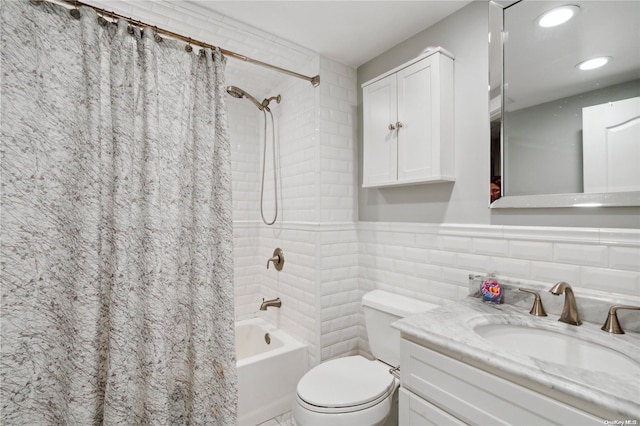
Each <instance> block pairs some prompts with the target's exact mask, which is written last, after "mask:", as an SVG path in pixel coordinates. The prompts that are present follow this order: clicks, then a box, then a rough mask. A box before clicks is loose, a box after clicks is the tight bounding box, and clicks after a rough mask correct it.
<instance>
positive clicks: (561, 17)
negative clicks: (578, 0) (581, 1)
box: [538, 4, 580, 28]
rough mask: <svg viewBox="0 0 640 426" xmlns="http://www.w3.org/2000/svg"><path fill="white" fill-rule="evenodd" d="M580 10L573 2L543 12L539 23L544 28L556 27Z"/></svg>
mask: <svg viewBox="0 0 640 426" xmlns="http://www.w3.org/2000/svg"><path fill="white" fill-rule="evenodd" d="M578 12H580V8H579V7H578V6H575V5H573V4H568V5H566V6H560V7H556V8H555V9H551V10H550V11H548V12H545V13H543V14H542V15H541V16H540V18H538V25H540V26H541V27H544V28H549V27H555V26H556V25H560V24H564V23H565V22H567V21H568V20H569V19H571V18H573V17H574V16H575V15H577V14H578Z"/></svg>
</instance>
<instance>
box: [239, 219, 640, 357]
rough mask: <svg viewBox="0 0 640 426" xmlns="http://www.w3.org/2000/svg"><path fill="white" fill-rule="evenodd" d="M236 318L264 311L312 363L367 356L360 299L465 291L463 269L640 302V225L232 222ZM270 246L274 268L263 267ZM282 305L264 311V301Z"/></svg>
mask: <svg viewBox="0 0 640 426" xmlns="http://www.w3.org/2000/svg"><path fill="white" fill-rule="evenodd" d="M234 237H235V249H234V250H235V256H234V258H235V262H236V263H235V265H236V277H235V280H236V283H235V284H236V317H237V319H244V318H248V317H253V316H260V315H262V316H267V319H269V320H270V321H273V322H276V323H278V325H279V326H280V327H282V328H283V329H284V330H285V331H287V332H288V333H291V334H293V335H294V336H296V337H298V338H300V339H301V340H304V341H305V342H307V343H308V344H309V345H310V349H309V356H310V365H311V366H313V365H316V364H317V363H319V362H321V361H325V360H327V359H330V358H334V357H338V356H344V355H352V354H358V353H361V354H367V353H368V344H367V338H366V332H365V328H364V321H363V317H362V309H361V307H360V300H361V298H362V295H363V294H364V293H365V292H367V291H370V290H373V289H384V290H387V291H391V292H394V293H398V294H403V295H407V296H411V297H415V298H418V299H422V300H436V301H437V300H442V301H444V302H446V301H455V300H459V299H462V298H464V297H466V295H467V291H468V290H467V286H468V275H469V274H484V273H488V272H494V273H496V274H497V275H498V276H499V277H502V278H506V279H509V280H513V281H520V282H523V283H525V284H526V283H537V284H541V285H549V287H550V286H551V285H552V284H553V283H555V282H557V281H567V282H569V283H570V284H571V285H572V286H573V288H574V290H575V291H576V294H579V293H580V291H581V290H586V291H589V292H602V293H603V294H607V295H611V294H613V295H615V296H617V297H620V298H623V299H625V300H628V301H629V303H632V304H638V303H640V230H627V229H598V228H557V227H525V226H494V225H464V224H418V223H389V222H359V223H353V222H345V223H322V224H318V223H302V222H298V223H281V224H278V225H276V227H274V228H267V227H266V226H264V225H262V224H260V223H258V222H255V221H242V222H241V221H236V222H235V223H234ZM275 247H281V248H282V249H283V250H284V252H285V256H286V257H285V258H286V263H285V267H284V269H283V270H282V271H281V272H276V271H275V270H273V269H272V268H270V269H267V268H266V260H267V259H268V258H269V256H271V253H272V252H273V249H274V248H275ZM276 296H279V297H280V298H281V299H282V300H283V306H282V308H281V309H279V310H277V312H276V310H269V311H267V312H261V311H259V310H258V307H259V304H260V301H261V298H262V297H265V298H271V297H276Z"/></svg>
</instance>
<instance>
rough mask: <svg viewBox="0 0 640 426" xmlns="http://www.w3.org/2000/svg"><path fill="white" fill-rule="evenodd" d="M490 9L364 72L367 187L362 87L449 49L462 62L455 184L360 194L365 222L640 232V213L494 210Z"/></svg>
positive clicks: (438, 28) (412, 42) (427, 33)
mask: <svg viewBox="0 0 640 426" xmlns="http://www.w3.org/2000/svg"><path fill="white" fill-rule="evenodd" d="M488 28H489V25H488V3H487V2H484V1H477V2H473V3H471V4H469V5H468V6H466V7H464V8H463V9H461V10H459V11H458V12H456V13H454V14H452V15H451V16H449V17H447V18H445V19H443V20H442V21H440V22H438V23H437V24H435V25H433V26H431V27H429V28H427V29H425V30H424V31H422V32H420V33H418V34H416V35H415V36H413V37H411V38H409V39H408V40H406V41H404V42H402V43H400V44H398V45H397V46H395V47H393V48H391V49H389V50H388V51H386V52H385V53H383V54H381V55H379V56H377V57H376V58H374V59H372V60H371V61H369V62H367V63H365V64H363V65H362V66H360V67H359V68H358V123H359V125H358V152H359V156H358V159H359V166H358V184H359V186H361V185H362V89H361V88H360V85H361V84H362V83H364V82H366V81H368V80H370V79H372V78H374V77H376V76H378V75H380V74H382V73H384V72H386V71H389V70H390V69H392V68H395V67H396V66H398V65H400V64H402V63H404V62H406V61H408V60H409V59H411V58H414V57H415V56H417V55H419V54H420V53H421V52H422V50H423V49H424V48H425V47H427V46H442V47H444V48H445V49H447V50H449V51H451V52H453V53H454V54H455V55H456V59H455V65H454V67H455V153H456V182H455V183H440V184H424V185H415V186H407V187H397V188H384V189H362V188H360V189H359V190H358V217H359V220H361V221H389V222H423V223H473V224H495V225H526V226H578V227H597V228H604V227H606V228H640V208H636V207H634V208H593V209H586V208H582V209H577V208H562V209H489V208H488V204H489V155H490V154H489V149H490V146H489V145H490V143H489V119H488V116H489V106H488V104H489V95H488V43H487V34H488Z"/></svg>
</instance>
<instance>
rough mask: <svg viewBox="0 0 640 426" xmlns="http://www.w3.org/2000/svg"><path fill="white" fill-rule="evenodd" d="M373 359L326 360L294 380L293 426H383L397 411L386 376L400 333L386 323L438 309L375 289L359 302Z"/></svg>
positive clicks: (392, 386)
mask: <svg viewBox="0 0 640 426" xmlns="http://www.w3.org/2000/svg"><path fill="white" fill-rule="evenodd" d="M362 304H363V309H364V312H365V324H366V327H367V335H368V336H369V344H370V347H371V351H372V353H373V355H374V356H376V357H377V358H378V359H375V360H369V359H367V358H365V357H363V356H360V355H356V356H348V357H343V358H337V359H333V360H330V361H326V362H324V363H322V364H320V365H318V366H316V367H314V368H312V369H311V370H309V371H308V372H307V373H306V374H305V375H304V376H303V377H302V379H300V381H299V382H298V386H297V395H296V401H295V403H294V407H293V417H294V419H295V421H296V424H297V425H298V426H307V425H318V426H322V425H327V426H329V425H331V426H334V425H335V426H347V425H358V426H374V425H383V424H385V422H386V421H387V420H388V419H389V418H391V419H395V418H397V413H393V410H394V407H395V409H396V410H397V392H396V391H397V389H398V387H399V385H400V383H399V381H398V380H397V379H396V378H395V377H394V376H393V375H392V374H391V373H390V372H389V370H390V369H391V368H392V366H397V365H398V364H399V358H400V334H399V333H398V331H397V330H395V329H393V328H391V323H392V322H394V321H396V320H398V319H399V318H402V317H404V316H407V315H411V314H414V313H419V312H423V311H427V310H429V309H433V308H435V307H437V305H434V304H431V303H426V302H421V301H417V300H415V299H409V298H406V297H403V296H399V295H396V294H393V293H387V292H384V291H381V290H375V291H373V292H370V293H367V294H366V295H365V296H364V297H363V299H362Z"/></svg>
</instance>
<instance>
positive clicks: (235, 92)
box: [227, 86, 264, 111]
mask: <svg viewBox="0 0 640 426" xmlns="http://www.w3.org/2000/svg"><path fill="white" fill-rule="evenodd" d="M227 93H228V94H230V95H231V96H233V97H234V98H238V99H242V98H247V99H249V100H250V101H251V102H253V103H254V105H255V106H257V107H258V109H259V110H260V111H262V110H263V109H264V106H262V105H261V104H260V102H258V101H257V100H256V98H254V97H253V96H251V95H250V94H248V93H247V92H245V91H244V90H242V89H241V88H239V87H236V86H227Z"/></svg>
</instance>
